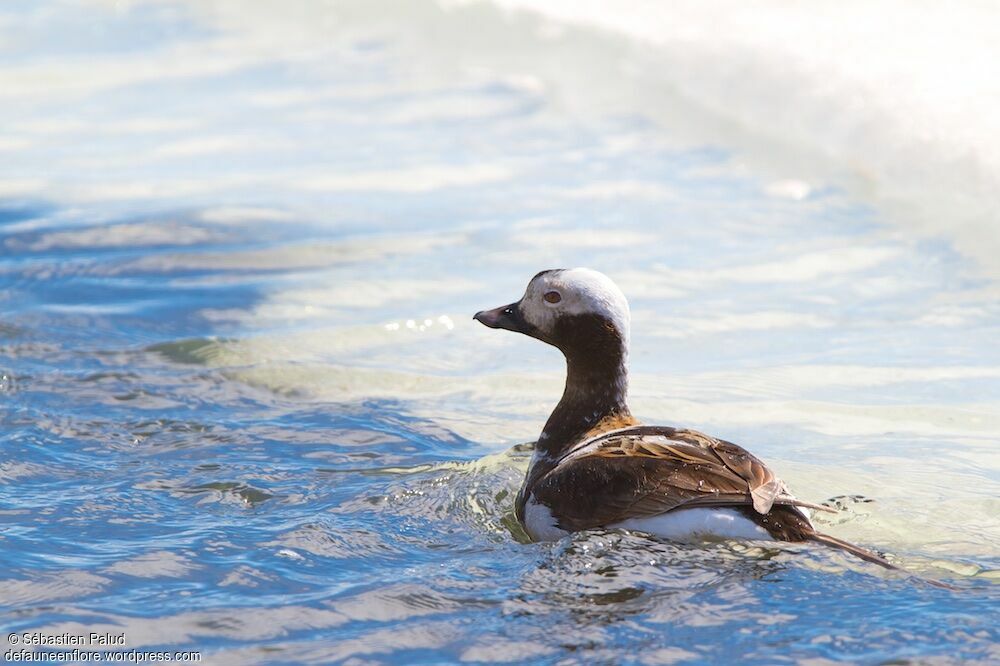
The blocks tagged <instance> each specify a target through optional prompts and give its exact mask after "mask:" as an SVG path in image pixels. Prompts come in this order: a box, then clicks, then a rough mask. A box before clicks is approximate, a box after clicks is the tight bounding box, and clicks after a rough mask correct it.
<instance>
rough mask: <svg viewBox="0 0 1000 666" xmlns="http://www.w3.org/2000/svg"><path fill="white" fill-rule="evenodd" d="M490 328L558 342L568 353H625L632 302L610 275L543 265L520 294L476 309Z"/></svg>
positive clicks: (479, 318) (583, 354) (572, 356)
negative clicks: (503, 302) (512, 299)
mask: <svg viewBox="0 0 1000 666" xmlns="http://www.w3.org/2000/svg"><path fill="white" fill-rule="evenodd" d="M473 318H474V319H475V320H477V321H479V322H481V323H482V324H485V325H486V326H489V327H490V328H502V329H505V330H508V331H515V332H517V333H523V334H525V335H528V336H530V337H533V338H537V339H538V340H541V341H542V342H546V343H548V344H550V345H553V346H555V347H557V348H559V349H560V350H561V351H562V352H563V354H565V355H566V357H567V358H570V359H573V358H582V357H584V356H586V355H588V354H594V353H597V354H600V355H620V356H621V357H622V359H621V360H624V358H623V357H624V355H625V353H626V352H627V350H628V337H629V308H628V301H627V300H626V299H625V294H623V293H622V291H621V289H619V288H618V286H617V285H616V284H615V283H614V282H612V281H611V278H609V277H608V276H606V275H604V274H603V273H599V272H597V271H595V270H591V269H589V268H568V269H554V270H547V271H542V272H541V273H539V274H538V275H536V276H535V277H533V278H532V279H531V281H530V282H529V283H528V288H527V289H526V290H525V292H524V296H522V297H521V300H519V301H517V302H515V303H511V304H510V305H501V306H500V307H498V308H493V309H492V310H483V311H481V312H477V313H476V314H475V316H474V317H473Z"/></svg>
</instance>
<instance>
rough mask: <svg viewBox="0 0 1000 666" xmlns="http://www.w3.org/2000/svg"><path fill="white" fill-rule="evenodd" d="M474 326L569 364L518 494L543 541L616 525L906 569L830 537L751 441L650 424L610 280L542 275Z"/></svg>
mask: <svg viewBox="0 0 1000 666" xmlns="http://www.w3.org/2000/svg"><path fill="white" fill-rule="evenodd" d="M473 319H475V320H476V321H479V322H480V323H482V324H484V325H485V326H488V327H489V328H493V329H503V330H508V331H514V332H516V333H521V334H523V335H526V336H528V337H531V338H535V339H536V340H540V341H541V342H544V343H546V344H549V345H552V346H553V347H556V348H557V349H558V350H559V351H561V352H562V354H563V356H564V357H565V359H566V383H565V388H564V390H563V394H562V398H561V399H560V400H559V403H558V404H557V405H556V407H555V409H553V410H552V413H551V415H550V416H549V418H548V420H547V421H546V422H545V425H544V427H543V428H542V432H541V434H540V435H539V436H538V440H537V442H536V444H535V450H534V453H533V455H532V458H531V462H530V464H529V466H528V470H527V472H526V474H525V477H524V481H523V483H522V485H521V489H520V491H519V492H518V494H517V497H516V499H515V506H514V510H515V515H516V517H517V519H518V521H519V522H520V523H521V525H522V526H523V527H524V529H525V531H526V532H527V534H528V536H529V537H530V538H531V539H532V540H533V541H542V542H543V541H555V540H558V539H561V538H562V537H564V536H566V535H568V534H570V533H573V532H579V531H583V530H589V529H594V528H606V529H625V530H628V531H634V532H642V533H646V534H651V535H653V536H654V537H658V538H662V539H667V540H671V541H680V542H691V541H703V540H706V539H726V540H729V539H737V540H754V541H784V542H817V543H821V544H824V545H826V546H830V547H833V548H837V549H840V550H843V551H846V552H848V553H851V554H853V555H855V556H857V557H859V558H861V559H862V560H866V561H868V562H873V563H875V564H878V565H880V566H882V567H885V568H887V569H897V568H898V567H896V566H894V565H893V564H891V563H890V562H889V561H887V560H886V559H885V558H884V557H882V556H881V555H880V554H878V553H876V552H874V551H872V550H868V549H866V548H863V547H861V546H858V545H855V544H853V543H850V542H847V541H844V540H842V539H838V538H836V537H833V536H831V535H828V534H824V533H822V532H820V531H818V530H817V529H816V527H815V526H814V524H813V522H812V512H814V511H828V512H835V510H834V509H832V508H830V507H828V506H825V505H822V504H815V503H812V502H807V501H805V500H801V499H798V498H796V497H795V496H794V495H792V494H791V492H790V491H789V489H788V487H787V486H786V485H785V483H784V482H783V481H781V479H780V478H778V476H777V475H776V474H775V473H774V471H773V470H772V469H771V468H770V467H769V466H768V465H767V464H765V463H764V462H763V461H762V460H761V459H760V458H758V457H756V456H754V455H753V454H752V453H750V452H749V451H747V450H746V449H744V448H742V447H741V446H738V445H736V444H733V443H732V442H728V441H726V440H723V439H718V438H716V437H712V436H709V435H706V434H704V433H701V432H698V431H696V430H691V429H688V428H678V427H669V426H659V425H645V424H643V423H640V421H639V420H638V419H637V418H635V417H634V416H633V415H632V412H631V410H630V409H629V406H628V385H629V382H628V369H629V368H628V355H629V334H630V311H629V304H628V300H627V299H626V298H625V295H624V293H622V291H621V289H619V288H618V286H617V285H616V284H615V283H614V282H613V281H612V280H611V279H610V278H609V277H608V276H606V275H604V274H603V273H600V272H598V271H595V270H592V269H589V268H570V269H552V270H544V271H541V272H540V273H538V274H537V275H535V276H534V277H533V278H532V279H531V281H530V282H529V283H528V286H527V288H526V290H525V292H524V295H523V296H522V297H521V299H520V300H518V301H516V302H514V303H511V304H509V305H502V306H500V307H497V308H493V309H491V310H482V311H480V312H477V313H476V314H475V315H474V317H473Z"/></svg>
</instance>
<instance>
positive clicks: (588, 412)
mask: <svg viewBox="0 0 1000 666" xmlns="http://www.w3.org/2000/svg"><path fill="white" fill-rule="evenodd" d="M625 360H626V358H625V355H624V354H618V355H617V358H616V359H615V362H614V363H612V364H609V365H604V364H603V363H601V362H600V361H601V359H593V358H572V357H569V356H567V358H566V387H565V389H563V395H562V399H561V400H559V404H558V405H556V408H555V409H554V410H553V411H552V414H551V415H550V416H549V420H548V421H546V423H545V427H544V428H543V429H542V434H541V435H540V436H539V438H538V445H537V449H538V451H539V452H540V453H542V454H545V455H547V456H549V457H552V458H555V457H558V456H559V454H560V453H562V452H563V451H564V450H565V449H567V448H569V447H570V446H572V445H573V444H575V443H576V442H577V441H579V439H580V438H581V437H583V436H584V435H585V434H587V433H589V432H590V431H591V430H594V428H595V426H597V425H598V424H599V423H601V422H602V421H612V420H620V419H623V418H624V419H626V420H627V419H630V418H631V413H630V412H629V409H628V403H627V397H628V370H627V368H626V367H625ZM595 361H598V362H595Z"/></svg>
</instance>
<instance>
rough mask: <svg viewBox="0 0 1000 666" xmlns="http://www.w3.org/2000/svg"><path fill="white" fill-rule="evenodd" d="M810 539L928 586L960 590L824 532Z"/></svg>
mask: <svg viewBox="0 0 1000 666" xmlns="http://www.w3.org/2000/svg"><path fill="white" fill-rule="evenodd" d="M809 538H810V539H811V540H813V541H818V542H820V543H822V544H826V545H827V546H832V547H834V548H839V549H840V550H844V551H847V552H848V553H850V554H852V555H855V556H857V557H860V558H861V559H863V560H865V561H867V562H872V563H874V564H877V565H879V566H882V567H885V568H886V569H892V570H894V571H902V572H904V573H906V574H908V575H910V576H912V577H913V578H916V579H917V580H919V581H922V582H924V583H927V584H928V585H932V586H934V587H939V588H941V589H943V590H951V591H953V592H955V591H957V590H958V588H957V587H955V586H953V585H949V584H948V583H943V582H941V581H939V580H933V579H931V578H924V577H923V576H918V575H917V574H914V573H910V572H909V571H906V569H903V568H902V567H897V566H896V565H895V564H893V563H891V562H889V561H888V560H886V559H885V558H884V557H882V556H881V555H879V554H878V553H874V552H872V551H870V550H868V549H866V548H862V547H861V546H855V545H854V544H853V543H851V542H850V541H844V540H842V539H838V538H837V537H832V536H830V535H829V534H823V533H822V532H813V533H812V534H811V535H810V536H809Z"/></svg>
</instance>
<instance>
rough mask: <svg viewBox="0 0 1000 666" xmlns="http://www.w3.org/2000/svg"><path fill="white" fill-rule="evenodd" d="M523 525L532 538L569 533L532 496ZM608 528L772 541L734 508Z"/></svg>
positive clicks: (674, 537) (675, 537) (679, 537)
mask: <svg viewBox="0 0 1000 666" xmlns="http://www.w3.org/2000/svg"><path fill="white" fill-rule="evenodd" d="M524 526H525V529H527V531H528V534H529V535H530V536H531V538H532V539H534V540H535V541H556V540H558V539H561V538H562V537H564V536H566V535H567V534H569V532H567V531H565V530H563V529H560V528H559V527H558V526H557V521H556V519H555V517H554V516H553V515H552V511H551V510H550V509H549V507H547V506H546V505H544V504H541V503H540V502H537V501H536V500H535V498H534V496H532V497H530V498H529V499H528V503H527V504H526V505H525V507H524ZM607 527H609V528H611V529H626V530H634V531H636V532H646V533H647V534H652V535H654V536H658V537H660V538H662V539H668V540H671V541H697V540H700V539H705V538H716V539H749V540H758V541H773V540H774V539H773V537H772V536H771V535H770V534H768V532H767V530H765V529H764V528H763V527H761V526H760V525H758V524H757V523H755V522H754V521H752V520H750V519H749V518H747V517H746V516H744V515H743V514H742V513H740V512H739V511H737V510H735V509H707V508H700V509H680V510H677V511H669V512H667V513H661V514H660V515H658V516H649V517H646V518H629V519H628V520H623V521H621V522H618V523H614V524H612V525H608V526H607Z"/></svg>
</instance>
